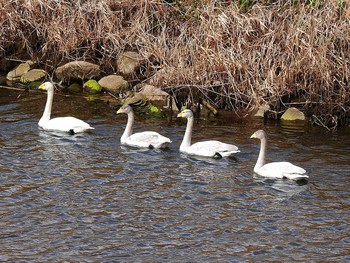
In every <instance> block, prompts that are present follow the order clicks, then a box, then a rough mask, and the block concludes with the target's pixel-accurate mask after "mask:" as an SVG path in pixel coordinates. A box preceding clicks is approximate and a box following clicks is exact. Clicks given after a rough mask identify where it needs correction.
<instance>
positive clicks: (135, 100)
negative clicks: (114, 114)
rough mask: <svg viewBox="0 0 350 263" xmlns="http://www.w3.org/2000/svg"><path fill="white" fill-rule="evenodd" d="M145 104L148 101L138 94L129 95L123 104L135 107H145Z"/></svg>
mask: <svg viewBox="0 0 350 263" xmlns="http://www.w3.org/2000/svg"><path fill="white" fill-rule="evenodd" d="M147 103H148V99H147V98H146V97H145V96H143V95H142V94H141V93H139V92H138V93H131V94H129V96H128V97H127V98H126V99H125V101H124V104H131V105H137V106H141V107H144V106H146V105H147Z"/></svg>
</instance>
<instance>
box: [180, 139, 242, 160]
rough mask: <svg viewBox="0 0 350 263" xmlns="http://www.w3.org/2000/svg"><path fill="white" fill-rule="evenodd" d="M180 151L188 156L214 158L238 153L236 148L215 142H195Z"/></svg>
mask: <svg viewBox="0 0 350 263" xmlns="http://www.w3.org/2000/svg"><path fill="white" fill-rule="evenodd" d="M180 150H181V151H184V152H187V153H189V154H194V155H200V156H207V157H214V156H216V155H217V154H219V155H221V157H228V156H230V155H232V154H234V153H238V152H239V150H238V147H237V146H235V145H232V144H228V143H223V142H220V141H215V140H210V141H203V142H197V143H194V144H192V145H191V146H189V147H186V148H183V149H180Z"/></svg>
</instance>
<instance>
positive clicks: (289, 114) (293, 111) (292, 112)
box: [281, 107, 305, 121]
mask: <svg viewBox="0 0 350 263" xmlns="http://www.w3.org/2000/svg"><path fill="white" fill-rule="evenodd" d="M281 120H284V121H295V120H302V121H304V120H305V115H304V113H302V112H301V111H300V110H298V109H297V108H294V107H292V108H289V109H287V110H286V111H285V113H283V115H282V116H281Z"/></svg>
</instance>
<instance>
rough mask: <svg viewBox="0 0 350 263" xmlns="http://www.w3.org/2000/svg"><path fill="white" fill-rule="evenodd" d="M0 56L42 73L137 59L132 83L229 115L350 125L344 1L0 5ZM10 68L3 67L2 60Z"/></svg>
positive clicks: (349, 35)
mask: <svg viewBox="0 0 350 263" xmlns="http://www.w3.org/2000/svg"><path fill="white" fill-rule="evenodd" d="M0 7H1V8H0V10H1V11H0V12H1V13H0V14H1V15H0V19H1V20H0V23H1V26H2V31H1V32H0V39H1V42H0V54H1V56H2V57H4V58H7V59H10V60H17V59H21V60H22V59H28V58H31V59H33V60H35V61H37V62H39V63H41V65H42V66H43V67H45V69H46V70H47V71H49V72H53V70H54V69H55V68H56V67H57V66H58V65H60V64H62V63H63V62H68V61H72V60H86V61H93V62H95V63H98V64H99V65H100V66H101V68H102V69H103V70H104V72H106V73H112V72H114V71H115V59H117V58H118V55H119V54H120V53H121V52H122V51H127V50H132V51H137V52H139V54H141V56H142V57H143V58H145V61H146V64H145V65H144V67H145V69H144V70H143V71H142V74H143V76H141V77H140V81H143V80H144V81H147V82H150V84H153V85H156V86H159V87H161V88H162V89H164V90H166V91H168V92H169V93H171V94H173V95H174V96H175V98H176V99H177V101H178V102H179V104H186V103H188V102H192V103H195V102H197V101H199V100H201V99H205V100H207V101H209V102H210V103H211V104H213V105H215V107H217V108H220V109H228V110H241V109H244V110H251V109H253V108H256V107H257V106H259V105H265V104H269V105H270V106H271V108H272V109H274V110H277V111H282V110H285V109H286V108H287V107H290V106H296V107H298V108H300V109H302V110H303V111H304V112H306V114H307V115H309V116H314V120H315V123H318V124H321V125H324V126H327V127H331V128H334V127H337V126H338V125H345V124H348V123H349V122H350V121H349V120H350V114H349V109H350V91H349V75H350V31H349V30H348V29H349V18H350V11H349V1H345V0H335V1H306V0H305V1H301V0H300V1H297V0H289V1H287V0H285V1H282V0H279V1H278V0H276V1H273V0H270V1H267V0H266V1H248V0H244V1H243V0H242V1H241V0H240V1H224V0H221V1H208V0H207V1H189V0H185V1H176V0H174V1H160V0H154V1H146V2H145V1H136V0H132V1H112V0H109V1H97V0H87V1H66V0H55V1H54V0H48V1H43V0H35V1H34V0H28V1H20V0H17V1H16V0H15V1H3V2H2V3H1V4H0ZM7 61H8V60H7Z"/></svg>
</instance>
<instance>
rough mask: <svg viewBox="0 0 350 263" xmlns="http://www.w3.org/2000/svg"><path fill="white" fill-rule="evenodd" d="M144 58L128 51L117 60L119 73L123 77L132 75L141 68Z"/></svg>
mask: <svg viewBox="0 0 350 263" xmlns="http://www.w3.org/2000/svg"><path fill="white" fill-rule="evenodd" d="M141 60H142V57H141V56H140V54H138V53H136V52H133V51H126V52H124V53H122V54H121V55H120V56H119V59H118V60H117V68H118V72H120V73H121V74H123V75H130V74H133V73H135V71H136V70H137V69H138V68H139V67H140V61H141Z"/></svg>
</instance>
